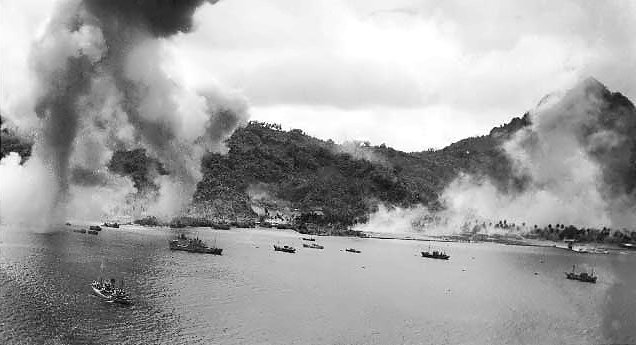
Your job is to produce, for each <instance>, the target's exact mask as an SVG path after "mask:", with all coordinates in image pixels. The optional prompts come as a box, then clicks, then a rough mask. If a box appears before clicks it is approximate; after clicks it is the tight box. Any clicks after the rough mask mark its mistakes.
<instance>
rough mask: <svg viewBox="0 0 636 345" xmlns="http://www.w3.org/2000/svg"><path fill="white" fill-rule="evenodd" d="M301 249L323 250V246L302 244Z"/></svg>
mask: <svg viewBox="0 0 636 345" xmlns="http://www.w3.org/2000/svg"><path fill="white" fill-rule="evenodd" d="M303 247H305V248H312V249H325V247H324V246H321V245H319V244H318V243H312V244H307V243H303Z"/></svg>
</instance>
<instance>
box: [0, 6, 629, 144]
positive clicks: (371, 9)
mask: <svg viewBox="0 0 636 345" xmlns="http://www.w3.org/2000/svg"><path fill="white" fill-rule="evenodd" d="M33 3H35V2H34V1H31V2H28V4H30V5H24V6H22V5H20V8H19V11H18V10H16V8H18V6H17V5H15V3H11V4H9V3H8V2H1V3H0V4H2V6H3V11H1V12H3V13H2V14H0V15H2V16H3V17H2V22H5V21H6V20H9V21H10V22H11V23H12V24H0V25H3V26H2V27H1V28H2V33H3V36H2V37H3V42H2V43H1V44H2V45H1V46H0V47H1V48H2V51H3V54H2V61H1V62H2V66H0V68H1V70H0V71H1V72H2V75H3V76H5V75H6V76H8V78H6V79H7V85H9V86H10V87H9V88H8V89H11V90H14V89H21V88H23V87H24V81H25V80H28V79H26V78H20V77H16V76H19V75H22V74H24V73H26V71H25V66H26V65H25V63H24V60H25V58H24V57H25V56H26V55H24V54H22V51H23V50H25V48H28V44H26V43H25V42H28V40H23V39H22V38H23V37H32V36H33V35H34V33H35V31H36V29H37V24H38V22H40V21H41V20H42V19H43V18H44V17H43V15H42V14H40V13H46V12H45V11H41V10H39V8H37V6H35V5H33ZM45 3H47V2H46V1H45ZM48 6H49V7H50V5H48ZM5 7H10V8H11V9H12V10H11V11H4V9H5ZM23 12H24V13H23ZM7 13H9V14H7ZM9 17H10V18H9ZM195 19H196V30H195V32H194V33H190V34H187V35H179V36H178V37H176V38H174V40H173V41H174V44H173V47H172V48H173V49H172V50H173V55H174V56H175V57H176V60H177V62H178V68H179V70H180V72H183V75H184V76H185V81H184V82H185V83H187V84H188V85H190V86H191V87H193V88H200V87H205V86H208V85H223V86H225V87H229V88H234V89H237V90H239V91H242V92H243V93H244V94H245V95H246V97H247V98H248V99H249V101H250V103H251V104H252V106H253V107H254V111H252V116H253V118H255V119H260V120H270V121H275V122H279V123H282V124H283V125H287V126H290V127H301V128H302V129H303V130H305V131H307V132H309V133H317V134H319V135H321V136H322V137H334V138H336V139H338V138H344V137H356V138H359V139H369V140H371V141H373V142H374V143H381V142H386V143H387V144H388V145H390V146H394V147H396V148H399V149H406V150H414V149H419V148H425V147H430V146H435V147H440V146H444V145H447V144H449V143H450V142H451V141H452V140H455V139H458V138H461V137H459V135H479V134H485V133H486V132H487V130H488V129H489V128H490V127H492V126H495V125H499V124H501V123H503V122H505V121H507V120H508V119H509V118H510V117H512V116H518V115H520V114H522V113H523V112H524V111H525V110H527V109H530V108H532V107H533V106H534V105H535V104H536V102H537V101H538V100H539V99H540V98H541V97H542V96H543V95H544V94H546V93H549V92H552V91H554V90H556V89H560V88H563V87H566V86H568V85H570V84H571V83H572V82H574V81H576V80H577V79H579V78H582V77H586V76H587V75H594V76H595V77H597V78H598V79H599V80H601V81H602V82H604V83H605V84H606V85H607V86H608V87H610V88H611V89H613V90H617V91H620V92H623V93H624V94H626V95H627V96H628V97H630V98H631V99H632V100H633V99H636V81H635V80H634V78H631V77H629V74H630V71H636V39H634V37H633V33H634V32H636V3H635V2H630V1H608V2H594V1H590V2H581V1H574V0H571V1H559V2H534V1H522V0H519V1H506V2H492V1H486V0H475V1H443V2H439V1H433V0H430V1H429V0H418V1H413V0H398V1H391V2H390V3H387V2H386V1H379V0H349V1H347V0H341V1H338V0H325V1H295V0H269V1H262V0H233V1H222V2H219V3H217V4H215V5H205V6H203V7H202V8H201V9H200V10H199V11H198V12H197V13H196V18H195ZM14 23H17V24H14ZM7 25H10V26H11V27H14V26H15V27H17V29H16V30H12V31H15V32H16V33H17V34H16V35H15V36H16V37H13V35H12V37H11V38H9V39H6V35H5V34H4V33H5V32H7V31H6V29H7ZM10 47H15V48H17V49H16V50H17V51H19V52H17V51H16V52H13V53H11V54H6V53H5V52H6V51H12V50H8V49H7V48H10ZM14 66H18V68H14ZM3 79H5V78H4V77H3ZM4 83H5V81H3V84H4ZM4 89H5V88H4V85H3V90H2V91H0V92H1V94H0V100H1V102H2V103H0V106H1V107H2V109H3V111H5V109H14V108H15V107H14V106H13V105H12V106H11V107H9V106H8V105H10V104H11V100H12V97H11V94H10V92H8V91H5V90H4ZM438 109H444V111H443V113H444V114H445V115H444V119H443V120H442V119H440V117H439V115H436V114H439V113H440V112H439V111H437V110H438ZM316 114H320V117H319V118H329V119H332V120H333V121H321V120H317V119H316ZM374 114H381V115H374ZM388 116H390V117H388ZM336 124H340V125H342V126H343V127H339V126H336ZM387 128H391V130H386V129H387ZM414 128H418V129H417V130H415V129H414ZM458 128H459V129H458ZM444 133H450V134H449V135H445V134H444ZM407 135H413V137H410V138H405V136H407Z"/></svg>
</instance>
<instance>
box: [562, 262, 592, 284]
mask: <svg viewBox="0 0 636 345" xmlns="http://www.w3.org/2000/svg"><path fill="white" fill-rule="evenodd" d="M575 268H576V265H572V272H565V277H566V278H567V279H571V280H578V281H581V282H584V283H592V284H594V283H596V279H597V278H598V277H597V276H595V275H594V270H592V273H589V274H588V273H587V272H581V273H575V272H574V271H575Z"/></svg>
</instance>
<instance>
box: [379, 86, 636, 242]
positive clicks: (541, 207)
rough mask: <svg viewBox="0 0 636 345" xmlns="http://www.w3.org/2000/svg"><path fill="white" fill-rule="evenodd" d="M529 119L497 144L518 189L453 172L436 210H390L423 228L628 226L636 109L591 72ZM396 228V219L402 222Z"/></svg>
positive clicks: (635, 216)
mask: <svg viewBox="0 0 636 345" xmlns="http://www.w3.org/2000/svg"><path fill="white" fill-rule="evenodd" d="M530 120H531V124H530V125H529V126H527V127H525V128H522V129H520V130H518V131H517V132H516V133H515V134H514V135H512V136H511V137H510V139H508V140H506V141H504V142H503V143H502V148H503V150H504V152H505V153H506V156H507V158H508V159H509V160H510V161H511V162H512V165H513V174H514V175H515V176H514V177H516V178H518V179H522V180H523V181H526V182H525V183H524V188H523V189H521V190H517V189H511V190H509V191H505V192H504V191H502V190H501V188H497V185H500V184H498V183H496V182H497V181H492V180H490V179H488V178H485V179H484V178H483V177H479V178H478V177H476V176H471V175H467V174H465V173H462V174H460V175H459V176H458V177H457V178H456V179H455V180H454V181H452V182H451V183H450V184H449V185H448V186H447V187H446V188H445V190H444V192H443V193H442V195H441V196H440V201H441V203H442V204H443V205H444V208H443V210H442V211H438V212H431V211H429V210H427V209H425V208H423V207H420V208H418V209H417V210H418V211H417V212H416V211H415V210H401V209H397V210H394V211H393V212H388V213H387V211H386V210H385V209H381V210H382V212H380V213H379V214H377V215H375V216H372V217H371V223H372V224H371V225H370V227H371V228H373V227H374V226H373V225H374V224H373V222H374V220H376V221H378V222H380V223H381V222H384V223H386V219H390V218H392V217H400V218H402V221H401V224H404V223H405V222H408V223H410V224H411V230H413V229H420V230H422V229H423V230H424V231H425V232H426V233H428V234H449V233H458V232H462V231H474V230H473V229H474V228H475V227H474V226H475V225H479V226H478V228H479V231H483V232H487V233H490V232H500V231H502V230H501V227H495V226H494V225H495V224H496V223H497V222H499V221H502V220H506V226H505V229H507V230H515V231H517V230H518V232H517V233H519V232H523V231H527V230H531V228H532V227H533V225H535V224H537V225H538V226H539V227H544V226H547V225H548V224H571V225H574V226H577V227H586V228H597V229H600V228H603V227H606V226H607V227H611V228H615V229H621V228H627V229H632V228H633V226H634V224H636V108H635V107H634V105H633V104H632V103H631V102H630V101H629V100H628V99H627V98H625V97H624V96H623V95H621V94H620V93H612V92H610V91H609V90H608V89H607V88H606V87H605V86H604V85H602V84H601V83H599V82H598V81H597V80H595V79H593V78H589V79H586V80H583V81H581V82H580V83H578V84H577V85H576V86H575V87H573V88H572V89H570V90H568V91H567V92H565V93H562V94H560V95H559V94H553V95H550V96H549V97H546V98H544V99H543V100H542V101H541V102H540V104H539V105H538V106H537V108H535V109H534V110H533V111H531V112H530ZM402 227H403V226H402Z"/></svg>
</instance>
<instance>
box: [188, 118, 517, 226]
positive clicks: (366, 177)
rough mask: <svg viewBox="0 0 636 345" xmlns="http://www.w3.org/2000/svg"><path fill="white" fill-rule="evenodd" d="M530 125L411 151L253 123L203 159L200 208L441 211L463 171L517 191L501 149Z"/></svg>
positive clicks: (360, 215)
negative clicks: (446, 192)
mask: <svg viewBox="0 0 636 345" xmlns="http://www.w3.org/2000/svg"><path fill="white" fill-rule="evenodd" d="M527 124H529V120H528V117H527V116H524V117H523V118H515V119H513V121H512V122H511V123H509V124H507V125H505V126H502V127H500V128H498V129H496V130H493V132H491V133H490V134H489V135H486V136H482V137H474V138H468V139H464V140H462V141H460V142H457V143H455V144H453V145H450V146H449V147H446V148H444V149H442V150H439V151H432V150H431V151H426V152H418V153H406V152H402V151H398V150H395V149H392V148H390V147H386V146H385V145H380V146H371V145H370V144H368V143H349V144H345V145H339V144H335V143H333V142H332V141H330V140H329V141H323V140H319V139H316V138H314V137H311V136H308V135H306V134H304V133H303V132H302V131H301V130H298V129H295V130H291V131H283V130H281V129H280V126H278V125H274V124H267V123H261V122H250V123H249V124H248V125H247V126H246V127H244V128H241V129H239V130H237V131H236V132H235V133H234V135H232V137H231V138H230V140H229V141H228V143H227V144H228V147H229V148H230V150H229V153H228V154H227V155H218V154H209V155H207V156H206V157H205V158H204V159H203V161H202V168H203V172H204V178H203V180H202V181H201V182H200V183H199V185H198V188H197V191H196V193H195V195H194V203H195V204H207V205H210V204H212V205H213V206H212V207H211V208H210V207H208V208H207V209H208V210H209V209H212V211H211V212H212V213H217V214H219V213H226V212H227V210H225V211H224V210H223V207H225V208H227V205H228V204H229V203H231V204H233V205H235V207H234V208H235V210H234V211H235V213H240V212H244V211H246V210H248V211H247V212H248V213H249V209H250V207H246V206H249V205H254V204H256V205H261V206H263V207H264V208H269V209H281V208H287V209H298V210H301V211H310V210H316V209H320V210H321V211H322V212H323V213H324V217H323V218H322V220H323V221H324V222H326V223H332V224H334V223H335V224H342V225H349V224H353V223H356V222H364V221H366V220H367V217H368V215H369V214H370V213H371V212H373V211H375V210H376V209H377V206H378V205H379V204H380V203H384V204H387V205H395V206H402V207H405V206H411V205H416V204H424V205H429V206H430V207H436V206H437V199H438V195H439V193H440V192H441V191H442V190H443V189H444V187H445V186H446V185H447V184H448V183H449V182H450V181H451V180H452V179H454V178H455V177H456V176H457V174H458V173H459V172H460V171H466V172H469V173H472V174H474V175H476V176H489V177H492V178H493V179H494V180H495V181H498V185H499V187H500V188H503V189H507V188H511V187H514V186H515V185H516V184H517V183H518V181H514V180H513V179H512V178H511V175H512V174H511V165H510V163H509V161H508V159H507V158H506V157H505V155H504V154H503V152H502V151H501V148H500V145H499V144H500V143H501V142H502V140H504V139H505V138H507V137H508V136H509V135H510V133H512V132H513V131H516V130H517V129H519V128H520V127H522V126H525V125H527ZM214 205H218V206H219V207H215V206H214ZM230 213H231V211H230Z"/></svg>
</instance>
